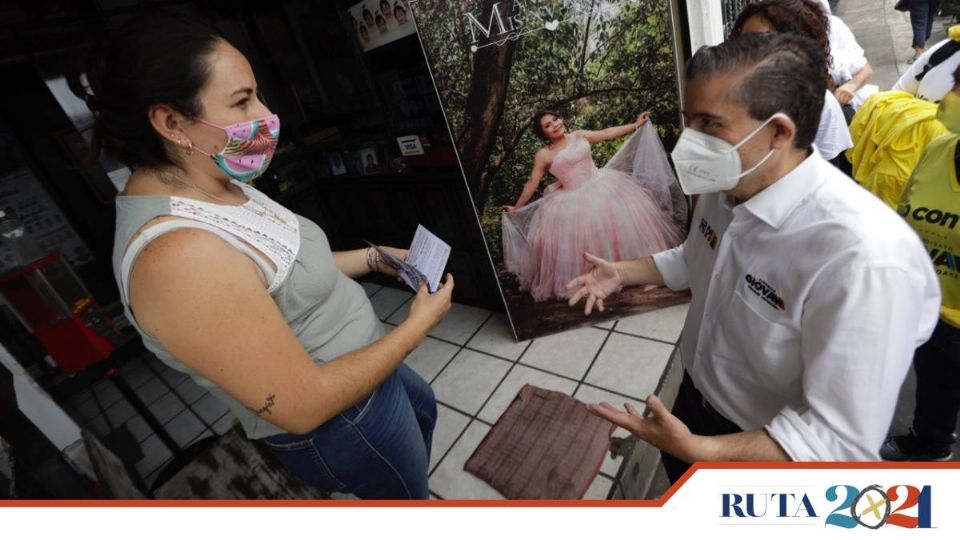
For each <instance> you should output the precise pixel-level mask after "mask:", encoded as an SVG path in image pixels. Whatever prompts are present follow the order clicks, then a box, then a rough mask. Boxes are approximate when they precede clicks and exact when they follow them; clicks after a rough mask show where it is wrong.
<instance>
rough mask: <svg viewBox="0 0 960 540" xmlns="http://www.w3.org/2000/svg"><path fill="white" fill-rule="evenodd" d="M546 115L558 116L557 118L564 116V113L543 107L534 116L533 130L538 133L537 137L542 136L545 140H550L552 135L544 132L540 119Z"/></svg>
mask: <svg viewBox="0 0 960 540" xmlns="http://www.w3.org/2000/svg"><path fill="white" fill-rule="evenodd" d="M544 116H556V117H557V118H563V115H562V114H560V113H558V112H556V111H553V110H550V109H541V110H539V111H537V114H535V115H534V116H533V132H534V133H536V134H537V137H540V138H541V139H543V140H545V141H549V140H550V137H547V134H546V133H544V132H543V126H541V125H540V121H541V120H543V117H544Z"/></svg>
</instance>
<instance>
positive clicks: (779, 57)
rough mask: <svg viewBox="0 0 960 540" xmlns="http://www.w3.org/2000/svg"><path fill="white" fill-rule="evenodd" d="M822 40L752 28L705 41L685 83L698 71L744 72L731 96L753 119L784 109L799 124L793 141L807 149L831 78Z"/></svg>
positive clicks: (711, 73)
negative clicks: (713, 42)
mask: <svg viewBox="0 0 960 540" xmlns="http://www.w3.org/2000/svg"><path fill="white" fill-rule="evenodd" d="M825 72H826V67H824V65H823V55H822V54H820V47H819V45H818V44H817V43H816V42H815V41H813V40H812V39H810V38H806V37H803V36H798V35H796V34H792V33H783V34H749V35H745V36H740V37H737V38H732V39H728V40H726V41H724V42H723V43H721V44H719V45H717V46H715V47H701V48H700V50H699V51H697V54H695V55H693V58H691V59H690V62H688V63H687V84H690V83H691V82H692V81H694V80H696V79H698V78H700V77H712V76H715V75H722V74H728V73H737V74H742V76H741V77H739V80H737V81H736V83H735V84H734V86H733V87H732V88H730V90H729V94H728V95H729V96H730V99H731V100H732V101H733V102H734V103H737V104H738V105H741V106H742V107H744V108H745V109H747V111H748V112H749V114H750V117H751V118H753V119H754V120H757V121H760V122H763V121H764V120H766V119H768V118H770V117H771V116H773V115H774V114H776V113H785V114H786V115H788V116H789V117H790V118H792V119H793V121H794V123H795V124H796V125H797V133H796V136H795V137H794V140H793V146H794V147H795V148H799V149H809V148H810V145H811V144H813V141H814V139H815V138H816V136H817V130H818V129H819V127H820V111H822V110H823V100H824V95H825V94H826V90H827V84H826V81H825V80H824V78H823V76H822V75H823V73H825Z"/></svg>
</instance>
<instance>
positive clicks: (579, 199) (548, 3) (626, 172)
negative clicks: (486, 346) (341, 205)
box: [410, 0, 687, 339]
mask: <svg viewBox="0 0 960 540" xmlns="http://www.w3.org/2000/svg"><path fill="white" fill-rule="evenodd" d="M671 6H672V3H670V2H662V1H655V0H619V1H610V0H541V1H534V0H501V1H493V0H453V1H445V0H420V1H418V2H415V3H414V2H411V3H410V8H411V11H412V12H413V13H414V15H415V18H416V21H417V26H418V31H419V36H420V39H421V42H422V43H423V47H424V50H425V52H426V54H427V58H428V61H429V63H430V65H431V68H432V73H433V77H434V82H435V84H436V86H437V89H438V91H439V94H440V100H441V103H442V104H443V107H444V112H445V114H446V118H447V121H448V124H449V126H450V130H451V133H452V136H453V138H454V142H455V144H456V147H457V150H458V156H459V159H460V164H461V167H462V169H463V173H464V176H465V180H466V182H467V185H468V187H469V189H470V193H471V196H472V199H473V202H474V208H475V210H476V213H477V215H478V216H479V219H480V221H481V226H482V228H483V232H484V236H485V238H486V241H487V248H488V249H489V251H490V253H491V255H492V257H493V260H494V263H495V266H496V268H497V272H498V279H499V283H500V286H501V290H502V293H503V296H504V298H505V300H506V304H507V308H508V311H509V314H510V316H511V321H512V323H513V326H514V331H515V333H516V334H517V336H518V337H519V338H521V339H523V338H529V337H533V336H537V335H543V334H548V333H553V332H558V331H561V330H564V329H567V328H573V327H576V326H581V325H584V324H595V323H596V322H598V320H600V319H602V318H610V317H619V316H623V315H626V314H630V313H637V312H642V311H648V310H651V309H656V308H660V307H665V306H668V305H672V304H675V303H678V302H682V301H685V299H686V297H685V296H684V295H682V294H676V293H672V292H670V291H668V290H666V289H662V288H661V289H652V290H643V289H641V288H636V289H628V291H626V292H625V293H623V294H621V295H618V296H617V297H616V298H615V299H612V300H611V301H610V302H608V303H607V305H606V308H607V309H606V311H605V313H603V314H594V315H593V316H592V317H591V318H589V319H587V318H585V317H584V315H583V312H582V309H579V310H578V309H571V308H569V307H568V306H567V305H566V299H565V296H567V294H568V293H567V291H566V288H565V286H564V285H565V284H566V282H567V281H568V280H569V279H570V278H573V277H575V276H576V275H577V274H578V273H581V272H583V271H586V270H588V269H589V265H587V263H585V262H584V261H583V257H582V252H583V251H586V250H589V251H591V252H593V253H595V254H597V255H600V256H604V257H606V258H610V259H626V258H635V257H639V256H642V255H646V254H649V253H651V252H653V251H659V250H661V249H665V248H669V247H671V246H673V245H676V244H677V243H678V242H680V241H681V240H682V238H683V237H684V236H685V233H686V225H687V224H686V219H687V213H686V203H685V200H684V198H683V197H682V194H680V192H679V187H678V186H677V185H676V181H675V178H674V177H673V173H672V170H670V167H669V164H668V162H667V159H666V154H665V151H664V145H666V148H671V147H672V145H673V143H674V141H675V140H676V138H677V137H678V135H679V132H680V127H681V120H680V118H681V116H680V107H679V95H678V78H677V71H678V70H677V59H676V52H675V51H676V48H675V40H674V32H673V28H674V24H673V23H674V21H673V15H674V14H673V12H672V7H671ZM542 110H549V111H550V114H547V115H541V114H538V113H539V112H540V111H542ZM643 111H650V113H651V115H650V120H649V123H648V124H647V125H645V126H644V128H643V129H640V130H637V131H636V132H633V130H632V129H629V128H628V127H626V126H628V125H630V124H631V123H634V122H636V121H637V119H638V116H639V115H640V113H641V112H643ZM548 124H549V125H548ZM538 126H540V127H544V128H548V130H553V129H559V130H560V131H557V132H553V133H548V134H546V135H547V137H546V138H544V137H541V136H539V135H538V133H537V127H538ZM558 126H559V127H558ZM557 133H559V134H560V136H559V137H556V136H555V135H557ZM631 133H633V134H632V135H631ZM535 158H536V159H535ZM531 193H532V194H533V196H532V197H529V195H530V194H531Z"/></svg>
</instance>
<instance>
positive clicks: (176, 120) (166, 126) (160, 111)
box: [147, 105, 188, 147]
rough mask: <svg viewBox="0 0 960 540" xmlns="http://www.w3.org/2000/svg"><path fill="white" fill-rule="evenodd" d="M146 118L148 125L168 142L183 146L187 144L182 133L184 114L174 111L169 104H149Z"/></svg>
mask: <svg viewBox="0 0 960 540" xmlns="http://www.w3.org/2000/svg"><path fill="white" fill-rule="evenodd" d="M147 118H148V119H149V120H150V125H151V126H153V129H154V131H156V132H157V133H158V134H159V135H160V136H161V137H162V138H164V139H166V140H167V142H169V143H170V144H174V145H176V146H181V147H182V146H185V145H187V144H188V140H187V137H186V135H185V134H184V133H183V130H182V127H183V124H184V121H185V119H184V116H183V115H182V114H180V113H179V112H177V111H175V110H174V109H173V108H172V107H170V106H169V105H151V106H150V109H148V110H147Z"/></svg>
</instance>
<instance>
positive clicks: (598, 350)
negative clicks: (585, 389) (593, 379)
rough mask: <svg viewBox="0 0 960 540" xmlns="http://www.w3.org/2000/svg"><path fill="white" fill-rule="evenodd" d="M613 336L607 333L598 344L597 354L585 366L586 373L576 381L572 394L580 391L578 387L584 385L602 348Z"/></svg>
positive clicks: (611, 332) (609, 332) (610, 331)
mask: <svg viewBox="0 0 960 540" xmlns="http://www.w3.org/2000/svg"><path fill="white" fill-rule="evenodd" d="M612 335H613V330H609V331H607V335H606V337H604V338H603V343H601V344H600V347H599V348H598V349H597V352H596V353H595V354H594V355H593V360H591V361H590V365H589V366H587V371H586V372H584V374H583V378H582V379H580V380H579V381H577V387H576V388H574V389H573V393H574V394H576V393H577V391H579V390H580V387H581V386H582V385H583V384H585V383H586V381H587V377H589V376H590V370H591V369H593V366H594V364H596V363H597V358H600V353H601V352H603V348H604V347H606V346H607V342H608V341H610V336H612Z"/></svg>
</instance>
